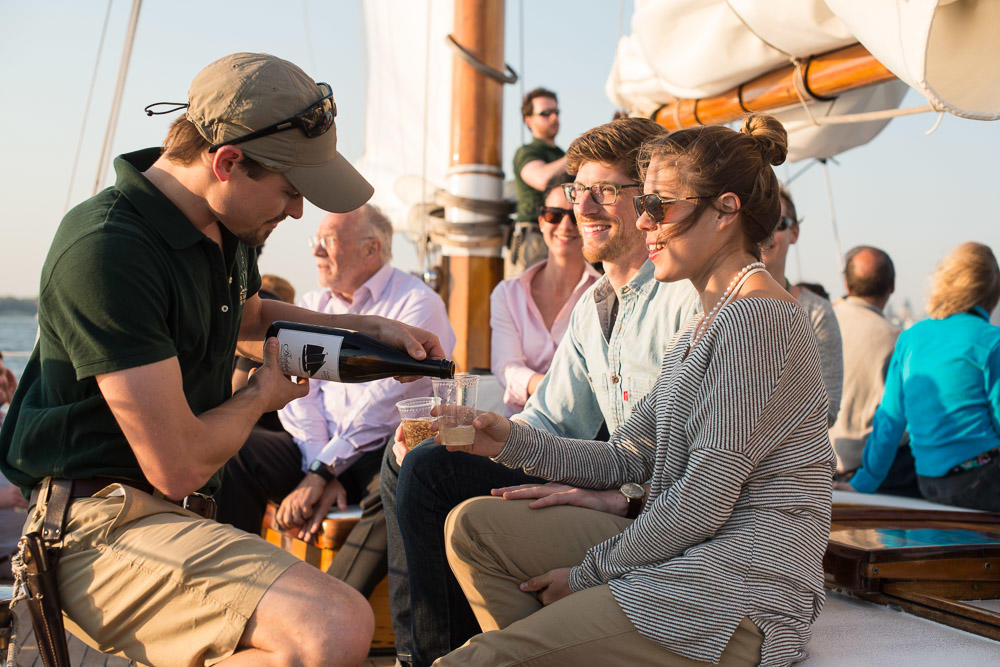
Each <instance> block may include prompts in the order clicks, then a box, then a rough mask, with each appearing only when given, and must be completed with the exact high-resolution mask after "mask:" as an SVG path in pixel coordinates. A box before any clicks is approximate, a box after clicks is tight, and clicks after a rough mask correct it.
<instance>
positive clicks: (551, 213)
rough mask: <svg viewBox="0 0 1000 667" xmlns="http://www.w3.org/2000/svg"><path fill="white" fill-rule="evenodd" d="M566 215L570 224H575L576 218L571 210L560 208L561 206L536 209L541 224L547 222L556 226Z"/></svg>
mask: <svg viewBox="0 0 1000 667" xmlns="http://www.w3.org/2000/svg"><path fill="white" fill-rule="evenodd" d="M567 215H568V216H569V219H570V222H572V223H573V224H576V216H575V215H574V214H573V209H571V208H562V207H561V206H539V207H538V217H539V218H541V219H542V222H547V223H549V224H550V225H558V224H559V223H560V222H562V219H563V217H565V216H567Z"/></svg>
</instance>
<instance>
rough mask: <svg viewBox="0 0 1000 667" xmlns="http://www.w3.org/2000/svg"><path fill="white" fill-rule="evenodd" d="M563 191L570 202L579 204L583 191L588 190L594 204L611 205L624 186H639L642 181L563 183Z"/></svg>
mask: <svg viewBox="0 0 1000 667" xmlns="http://www.w3.org/2000/svg"><path fill="white" fill-rule="evenodd" d="M562 187H563V193H565V195H566V199H567V200H568V201H569V203H571V204H579V203H580V199H579V198H581V197H583V193H584V192H588V191H589V192H590V196H591V197H593V199H594V203H595V204H600V205H601V206H611V205H612V204H614V203H616V202H617V201H618V193H619V192H620V191H621V190H624V189H625V188H640V187H642V183H625V184H620V183H594V184H593V185H583V184H582V183H564V184H563V186H562Z"/></svg>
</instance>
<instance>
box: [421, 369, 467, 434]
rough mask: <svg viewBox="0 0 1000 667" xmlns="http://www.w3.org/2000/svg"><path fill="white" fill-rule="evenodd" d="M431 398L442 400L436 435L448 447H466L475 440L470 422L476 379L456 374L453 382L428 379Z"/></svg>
mask: <svg viewBox="0 0 1000 667" xmlns="http://www.w3.org/2000/svg"><path fill="white" fill-rule="evenodd" d="M431 384H432V385H433V386H434V396H435V397H436V398H439V399H441V407H440V408H439V409H438V432H439V433H440V434H441V442H442V444H445V445H447V446H449V447H469V446H471V445H472V441H473V440H474V439H475V437H476V429H475V427H473V426H472V420H473V419H475V418H476V399H477V397H478V394H479V376H478V375H470V374H468V373H456V374H455V377H454V379H450V380H439V379H437V378H432V379H431Z"/></svg>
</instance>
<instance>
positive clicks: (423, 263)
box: [416, 0, 434, 274]
mask: <svg viewBox="0 0 1000 667" xmlns="http://www.w3.org/2000/svg"><path fill="white" fill-rule="evenodd" d="M433 8H434V0H427V21H426V26H427V29H426V30H425V31H424V32H425V36H424V122H423V125H424V129H423V133H424V134H423V142H422V144H421V146H420V202H421V204H424V205H426V203H427V202H428V201H429V199H428V198H429V194H428V192H427V133H428V129H427V125H428V122H429V119H428V115H429V108H430V90H429V88H430V86H428V85H427V83H426V82H427V81H428V79H429V78H430V71H431V16H432V15H433ZM428 239H429V236H428V234H427V216H426V215H421V216H420V239H419V240H418V241H417V243H416V246H417V263H418V264H419V265H420V273H421V274H423V273H424V271H426V270H427V250H428V248H427V245H428Z"/></svg>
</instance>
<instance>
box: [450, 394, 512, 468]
mask: <svg viewBox="0 0 1000 667" xmlns="http://www.w3.org/2000/svg"><path fill="white" fill-rule="evenodd" d="M445 407H446V406H441V405H438V406H435V408H434V410H433V412H432V414H433V415H434V416H440V415H442V414H443V413H444V408H445ZM439 422H440V420H438V422H435V424H434V427H433V428H434V431H435V436H434V442H436V443H437V444H439V445H444V446H445V447H446V448H447V450H448V451H449V452H466V453H468V454H475V455H477V456H487V457H491V458H492V457H494V456H496V455H497V454H499V453H500V452H501V451H502V450H503V448H504V445H506V444H507V438H509V437H510V420H509V419H506V418H505V417H501V416H500V415H498V414H496V413H495V412H481V411H477V414H476V417H475V419H473V420H472V426H473V428H475V437H474V438H473V440H472V444H471V445H449V444H448V443H447V442H445V441H444V439H443V437H442V434H441V430H440V423H439Z"/></svg>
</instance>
